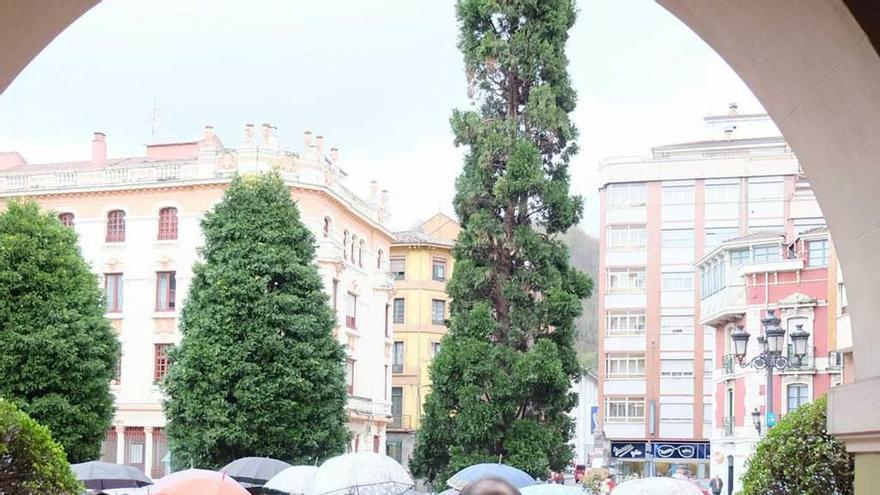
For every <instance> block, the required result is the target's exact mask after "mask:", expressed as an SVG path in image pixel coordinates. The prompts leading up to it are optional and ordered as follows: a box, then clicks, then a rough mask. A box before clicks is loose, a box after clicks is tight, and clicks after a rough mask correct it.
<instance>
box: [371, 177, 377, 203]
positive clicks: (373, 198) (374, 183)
mask: <svg viewBox="0 0 880 495" xmlns="http://www.w3.org/2000/svg"><path fill="white" fill-rule="evenodd" d="M378 200H379V181H376V180H371V181H370V202H371V203H375V202H376V201H378Z"/></svg>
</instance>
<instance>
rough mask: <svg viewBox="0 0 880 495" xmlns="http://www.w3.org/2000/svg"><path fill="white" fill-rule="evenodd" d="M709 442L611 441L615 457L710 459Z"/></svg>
mask: <svg viewBox="0 0 880 495" xmlns="http://www.w3.org/2000/svg"><path fill="white" fill-rule="evenodd" d="M710 455H711V452H710V450H709V444H708V443H693V442H690V443H679V442H659V443H647V442H611V457H613V458H615V459H645V458H648V459H650V458H652V457H653V458H655V459H658V460H676V461H681V460H694V461H696V460H709V458H710Z"/></svg>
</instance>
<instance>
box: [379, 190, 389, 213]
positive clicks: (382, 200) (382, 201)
mask: <svg viewBox="0 0 880 495" xmlns="http://www.w3.org/2000/svg"><path fill="white" fill-rule="evenodd" d="M379 206H380V207H381V208H382V209H383V210H387V209H388V189H382V193H381V194H380V195H379Z"/></svg>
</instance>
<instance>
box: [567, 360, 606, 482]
mask: <svg viewBox="0 0 880 495" xmlns="http://www.w3.org/2000/svg"><path fill="white" fill-rule="evenodd" d="M571 391H572V392H574V393H576V394H577V395H578V403H577V406H575V408H574V409H573V410H572V411H571V413H569V414H570V415H571V416H572V418H573V419H574V435H573V436H572V438H571V440H569V444H571V446H572V449H573V451H574V464H575V466H577V465H579V464H583V465H584V466H590V465H591V462H592V459H591V458H592V455H593V450H594V449H595V447H596V445H595V439H594V437H593V435H594V434H595V433H596V429H597V427H598V425H599V377H597V376H596V375H595V374H593V372H590V371H588V372H586V373H583V374H582V375H581V377H580V380H578V381H577V382H576V383H573V384H572V386H571Z"/></svg>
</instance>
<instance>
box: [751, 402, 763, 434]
mask: <svg viewBox="0 0 880 495" xmlns="http://www.w3.org/2000/svg"><path fill="white" fill-rule="evenodd" d="M752 424H753V425H755V429H756V430H758V435H760V434H761V411H759V410H758V408H757V407H756V408H755V410H754V411H752Z"/></svg>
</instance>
